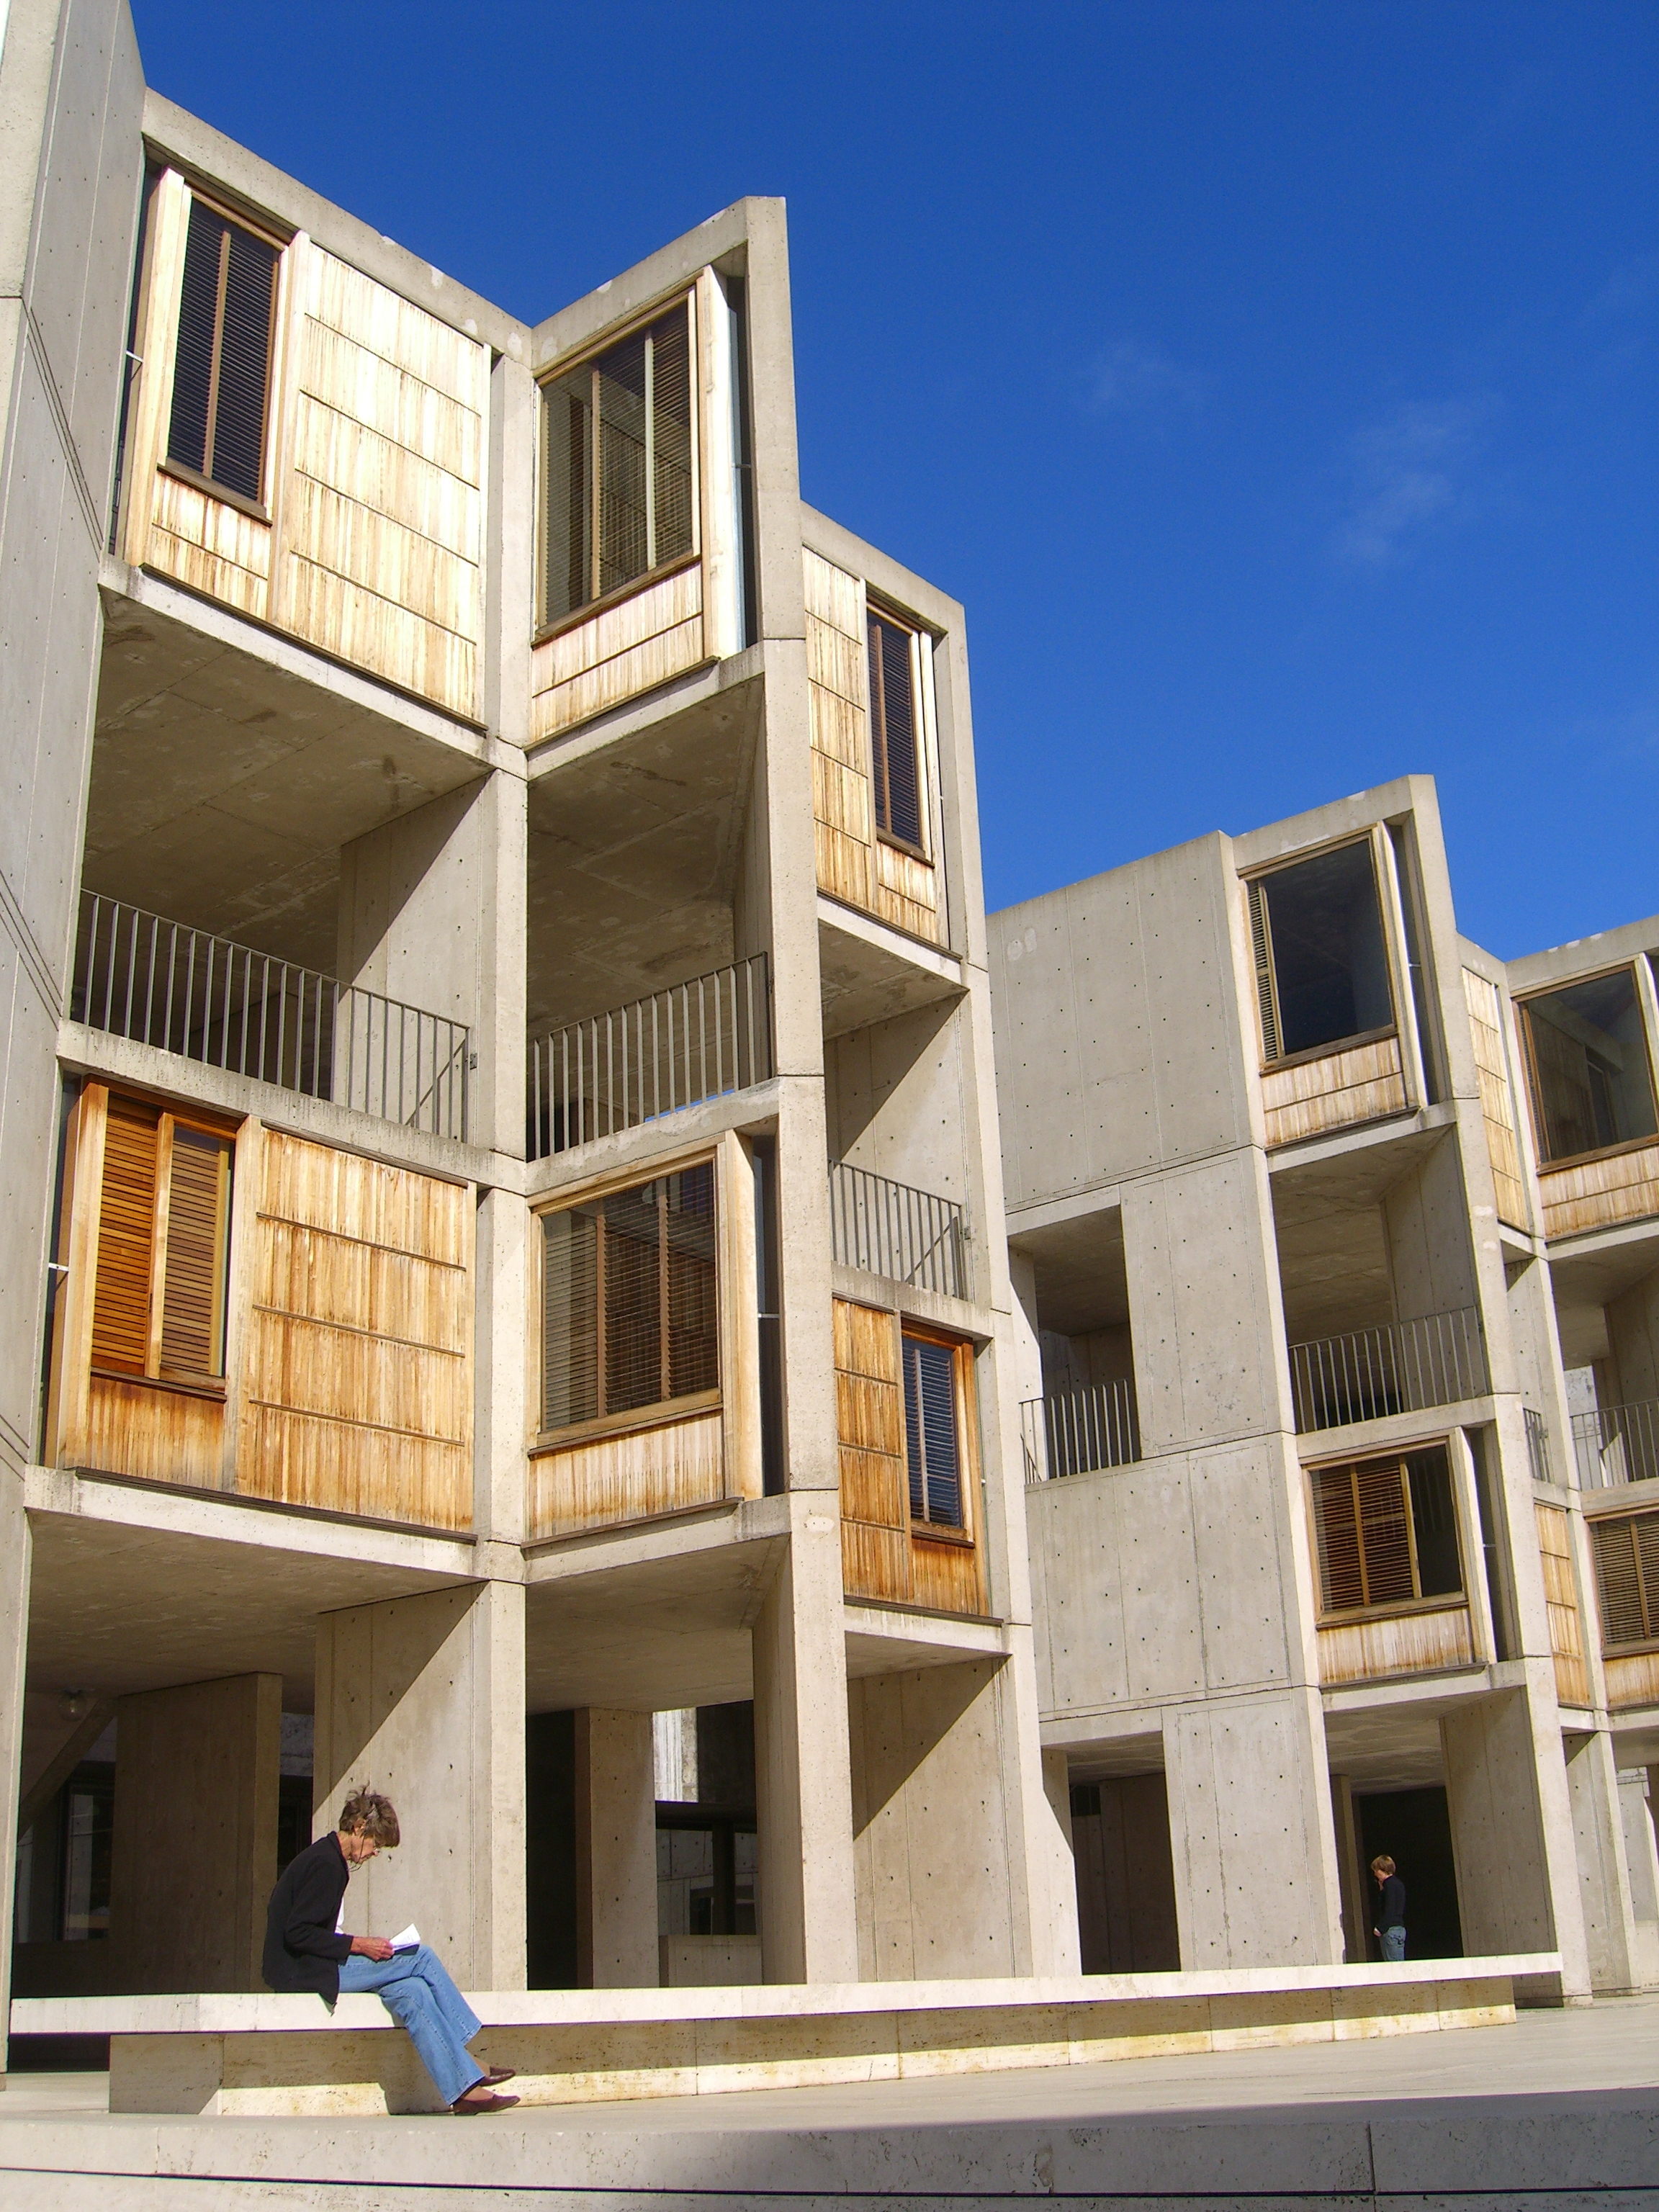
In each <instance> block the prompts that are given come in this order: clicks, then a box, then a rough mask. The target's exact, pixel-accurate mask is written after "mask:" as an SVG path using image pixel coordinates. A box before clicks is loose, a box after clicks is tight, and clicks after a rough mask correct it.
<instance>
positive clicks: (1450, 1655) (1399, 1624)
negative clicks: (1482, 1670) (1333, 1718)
mask: <svg viewBox="0 0 1659 2212" xmlns="http://www.w3.org/2000/svg"><path fill="white" fill-rule="evenodd" d="M1473 1665H1474V1635H1473V1633H1472V1632H1471V1630H1470V1626H1469V1609H1468V1606H1467V1605H1452V1606H1446V1607H1443V1608H1437V1610H1435V1611H1434V1612H1432V1613H1396V1614H1395V1615H1394V1616H1393V1617H1392V1618H1391V1619H1389V1620H1349V1621H1341V1622H1339V1623H1337V1624H1336V1625H1335V1626H1333V1627H1329V1628H1322V1629H1321V1630H1320V1631H1319V1679H1320V1680H1321V1681H1322V1682H1323V1683H1326V1684H1328V1685H1329V1684H1332V1683H1335V1682H1369V1681H1376V1680H1380V1679H1382V1678H1383V1677H1384V1676H1387V1675H1390V1674H1426V1673H1430V1672H1432V1671H1433V1670H1435V1669H1436V1668H1443V1667H1471V1666H1473Z"/></svg>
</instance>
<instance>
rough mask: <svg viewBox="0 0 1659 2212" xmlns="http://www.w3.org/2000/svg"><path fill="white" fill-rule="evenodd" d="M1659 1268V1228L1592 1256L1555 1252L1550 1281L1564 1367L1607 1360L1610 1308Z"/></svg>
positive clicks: (1607, 1246)
mask: <svg viewBox="0 0 1659 2212" xmlns="http://www.w3.org/2000/svg"><path fill="white" fill-rule="evenodd" d="M1656 1268H1659V1227H1654V1226H1651V1225H1650V1226H1648V1227H1647V1229H1646V1231H1645V1233H1642V1234H1638V1235H1634V1236H1632V1237H1630V1238H1629V1239H1628V1240H1627V1241H1624V1242H1620V1243H1602V1244H1601V1246H1600V1248H1599V1249H1596V1250H1594V1251H1589V1252H1574V1251H1572V1250H1571V1249H1567V1250H1565V1251H1559V1250H1558V1251H1552V1253H1551V1254H1550V1281H1551V1284H1552V1285H1553V1288H1554V1291H1555V1313H1556V1321H1557V1323H1558V1325H1559V1328H1560V1332H1561V1359H1562V1364H1563V1365H1564V1366H1567V1367H1586V1366H1588V1365H1589V1363H1590V1361H1591V1360H1593V1359H1604V1358H1606V1357H1607V1351H1608V1343H1607V1314H1606V1309H1607V1306H1609V1305H1610V1304H1612V1303H1613V1300H1614V1299H1615V1298H1620V1297H1623V1296H1624V1294H1625V1292H1626V1291H1629V1290H1632V1289H1634V1287H1635V1286H1636V1285H1637V1284H1638V1283H1639V1282H1641V1281H1642V1280H1643V1279H1644V1277H1646V1276H1648V1275H1650V1274H1652V1273H1653V1272H1654V1270H1655V1269H1656Z"/></svg>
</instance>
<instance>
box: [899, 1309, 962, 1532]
mask: <svg viewBox="0 0 1659 2212" xmlns="http://www.w3.org/2000/svg"><path fill="white" fill-rule="evenodd" d="M903 1352H904V1453H905V1458H906V1461H907V1462H908V1468H909V1476H910V1517H911V1519H912V1520H914V1521H926V1522H932V1523H933V1524H934V1525H935V1526H937V1527H939V1528H961V1526H962V1442H961V1437H960V1436H959V1434H958V1430H957V1361H958V1359H959V1358H961V1357H962V1356H963V1347H962V1346H959V1345H954V1344H940V1343H938V1342H936V1341H934V1340H933V1339H932V1338H930V1337H925V1336H912V1335H910V1334H908V1331H907V1332H906V1334H905V1335H904V1339H903Z"/></svg>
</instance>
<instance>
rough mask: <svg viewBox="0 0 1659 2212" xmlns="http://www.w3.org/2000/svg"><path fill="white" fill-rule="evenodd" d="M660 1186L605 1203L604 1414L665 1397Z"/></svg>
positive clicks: (623, 1194)
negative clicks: (659, 1232) (659, 1230)
mask: <svg viewBox="0 0 1659 2212" xmlns="http://www.w3.org/2000/svg"><path fill="white" fill-rule="evenodd" d="M660 1188H661V1187H660V1185H659V1184H657V1183H654V1182H651V1183H645V1184H643V1185H641V1188H638V1189H637V1190H625V1191H619V1192H618V1193H617V1195H616V1196H615V1197H614V1198H608V1199H606V1200H605V1208H604V1212H605V1412H606V1413H633V1412H635V1411H636V1410H637V1409H638V1408H639V1407H641V1406H654V1405H655V1404H656V1403H657V1401H658V1400H659V1399H660V1398H664V1397H666V1395H668V1394H667V1392H666V1391H665V1389H664V1388H663V1372H662V1283H661V1274H662V1268H661V1244H660V1242H659V1235H658V1227H659V1193H660Z"/></svg>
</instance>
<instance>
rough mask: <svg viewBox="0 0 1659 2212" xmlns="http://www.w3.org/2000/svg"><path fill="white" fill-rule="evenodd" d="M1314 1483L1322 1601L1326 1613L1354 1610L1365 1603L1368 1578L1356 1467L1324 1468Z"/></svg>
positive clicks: (1316, 1476) (1350, 1611) (1314, 1479)
mask: <svg viewBox="0 0 1659 2212" xmlns="http://www.w3.org/2000/svg"><path fill="white" fill-rule="evenodd" d="M1313 1486H1314V1522H1315V1526H1316V1529H1317V1532H1318V1537H1319V1581H1320V1600H1321V1603H1322V1607H1323V1609H1324V1610H1325V1611H1326V1612H1327V1613H1352V1612H1355V1611H1357V1610H1358V1608H1359V1607H1361V1606H1363V1605H1364V1602H1365V1577H1364V1570H1363V1568H1362V1567H1361V1565H1360V1557H1359V1516H1358V1510H1357V1508H1356V1505H1355V1502H1354V1489H1353V1470H1352V1468H1346V1467H1327V1468H1321V1469H1320V1470H1319V1471H1318V1473H1317V1474H1316V1475H1315V1476H1314V1478H1313Z"/></svg>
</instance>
